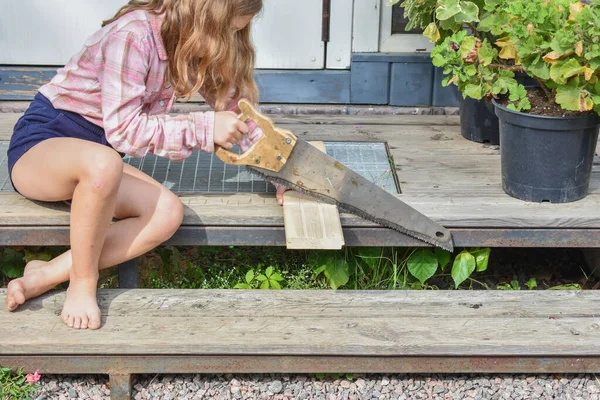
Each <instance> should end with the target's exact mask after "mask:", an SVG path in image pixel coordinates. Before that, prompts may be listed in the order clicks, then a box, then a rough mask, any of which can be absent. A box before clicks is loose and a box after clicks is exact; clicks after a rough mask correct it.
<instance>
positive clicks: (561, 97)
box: [556, 86, 593, 111]
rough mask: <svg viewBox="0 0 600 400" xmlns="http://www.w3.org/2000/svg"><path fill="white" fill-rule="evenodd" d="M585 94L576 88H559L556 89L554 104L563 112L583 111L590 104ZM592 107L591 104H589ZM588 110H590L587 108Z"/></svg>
mask: <svg viewBox="0 0 600 400" xmlns="http://www.w3.org/2000/svg"><path fill="white" fill-rule="evenodd" d="M586 99H588V98H587V96H586V94H585V93H584V92H582V91H581V90H579V89H578V88H571V87H564V86H560V87H558V88H556V102H557V103H558V104H560V106H561V107H562V108H563V109H565V110H571V111H584V109H582V108H585V107H588V106H589V105H590V104H589V102H588V101H587V100H586ZM589 101H590V102H591V101H592V100H591V98H590V99H589ZM591 106H593V102H592V104H591ZM587 109H588V110H589V109H591V107H590V108H587Z"/></svg>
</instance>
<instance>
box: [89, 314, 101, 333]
mask: <svg viewBox="0 0 600 400" xmlns="http://www.w3.org/2000/svg"><path fill="white" fill-rule="evenodd" d="M88 328H89V329H99V328H100V313H94V314H91V315H90V322H89V324H88Z"/></svg>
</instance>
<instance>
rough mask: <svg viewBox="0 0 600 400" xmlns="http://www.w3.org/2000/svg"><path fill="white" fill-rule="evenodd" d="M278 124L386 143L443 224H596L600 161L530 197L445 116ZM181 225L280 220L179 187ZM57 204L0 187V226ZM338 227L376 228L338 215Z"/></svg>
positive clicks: (1, 124)
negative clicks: (547, 194) (583, 192)
mask: <svg viewBox="0 0 600 400" xmlns="http://www.w3.org/2000/svg"><path fill="white" fill-rule="evenodd" d="M17 117H18V115H17V114H0V139H5V140H6V139H8V138H9V136H10V131H11V129H12V125H13V124H14V121H15V120H16V118H17ZM275 120H276V123H277V124H278V125H279V126H282V127H284V128H287V129H290V130H291V131H292V132H294V133H295V134H296V135H298V136H300V137H302V138H304V139H308V140H323V141H368V142H386V143H387V144H388V146H389V151H390V155H391V157H392V159H393V165H394V166H395V168H396V171H397V174H398V178H399V182H400V184H401V189H402V194H400V195H398V197H399V198H400V199H402V200H403V201H405V202H406V203H408V204H410V205H411V206H413V207H414V208H416V209H417V210H419V211H421V212H423V213H424V214H425V215H427V216H429V217H430V218H432V219H434V220H435V221H437V222H439V223H441V224H443V225H445V226H447V227H449V228H466V229H470V228H489V229H506V228H530V229H535V228H559V229H564V228H572V229H581V228H588V229H598V228H600V207H599V203H600V168H599V167H598V165H595V166H594V170H593V174H592V179H591V187H590V191H589V195H588V196H587V197H586V198H585V199H583V200H580V201H578V202H574V203H569V204H548V203H543V204H536V203H527V202H524V201H521V200H517V199H514V198H511V197H510V196H508V195H506V194H505V193H504V192H503V191H502V188H501V175H500V156H499V150H498V147H497V146H489V145H485V144H480V143H473V142H470V141H467V140H466V139H464V138H463V137H462V136H461V135H460V127H459V125H458V121H459V120H458V117H452V116H368V117H365V116H293V117H282V118H275ZM181 198H182V200H183V202H184V204H185V206H186V212H185V221H184V226H192V227H193V226H221V227H223V226H224V227H235V226H255V227H256V226H262V227H283V212H282V209H281V207H279V206H278V205H277V203H276V201H275V198H274V196H273V195H271V194H193V195H189V194H184V193H182V194H181ZM68 223H69V214H68V212H67V210H66V208H65V207H64V206H62V205H60V204H37V203H33V202H30V201H27V200H24V199H23V198H21V197H20V196H18V195H16V194H10V193H6V194H0V228H1V227H7V226H32V227H49V226H54V227H56V226H67V225H68ZM342 225H343V226H344V227H376V226H377V225H375V224H374V223H372V222H369V221H365V220H363V219H362V218H359V217H356V216H354V215H348V214H343V215H342Z"/></svg>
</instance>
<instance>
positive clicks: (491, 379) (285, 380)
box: [36, 375, 600, 400]
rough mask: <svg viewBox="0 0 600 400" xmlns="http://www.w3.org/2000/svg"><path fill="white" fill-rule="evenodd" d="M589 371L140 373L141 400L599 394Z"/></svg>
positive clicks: (58, 395) (47, 381) (69, 388)
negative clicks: (348, 375) (339, 375)
mask: <svg viewBox="0 0 600 400" xmlns="http://www.w3.org/2000/svg"><path fill="white" fill-rule="evenodd" d="M599 393H600V381H598V379H597V378H596V377H595V376H594V375H562V376H559V375H537V376H533V375H491V376H490V375H389V376H387V375H386V376H384V375H354V377H353V379H352V380H347V379H332V378H324V379H317V378H314V377H309V376H306V375H239V376H237V375H236V376H233V375H210V376H209V375H162V376H161V375H158V376H140V377H138V378H137V379H136V380H135V382H134V392H133V398H134V399H136V400H140V399H161V400H162V399H164V400H167V399H168V400H175V399H275V400H277V399H281V400H283V399H285V400H287V399H299V400H304V399H315V400H316V399H322V400H330V399H331V400H337V399H397V400H408V399H445V400H446V399H447V400H456V399H469V400H483V399H494V400H495V399H564V400H582V399H586V400H587V399H594V400H597V399H599ZM72 398H80V399H93V400H104V399H106V400H108V399H109V398H110V396H109V386H108V383H107V378H106V377H102V376H100V377H98V376H95V377H69V378H68V377H62V376H45V377H43V379H42V389H41V390H40V392H39V394H38V397H36V399H37V400H47V399H58V400H67V399H72Z"/></svg>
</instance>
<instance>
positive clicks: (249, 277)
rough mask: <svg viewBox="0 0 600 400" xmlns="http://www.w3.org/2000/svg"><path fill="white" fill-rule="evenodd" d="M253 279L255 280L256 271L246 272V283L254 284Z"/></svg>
mask: <svg viewBox="0 0 600 400" xmlns="http://www.w3.org/2000/svg"><path fill="white" fill-rule="evenodd" d="M253 279H254V271H253V270H250V271H248V272H246V283H250V282H252V280H253Z"/></svg>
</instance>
